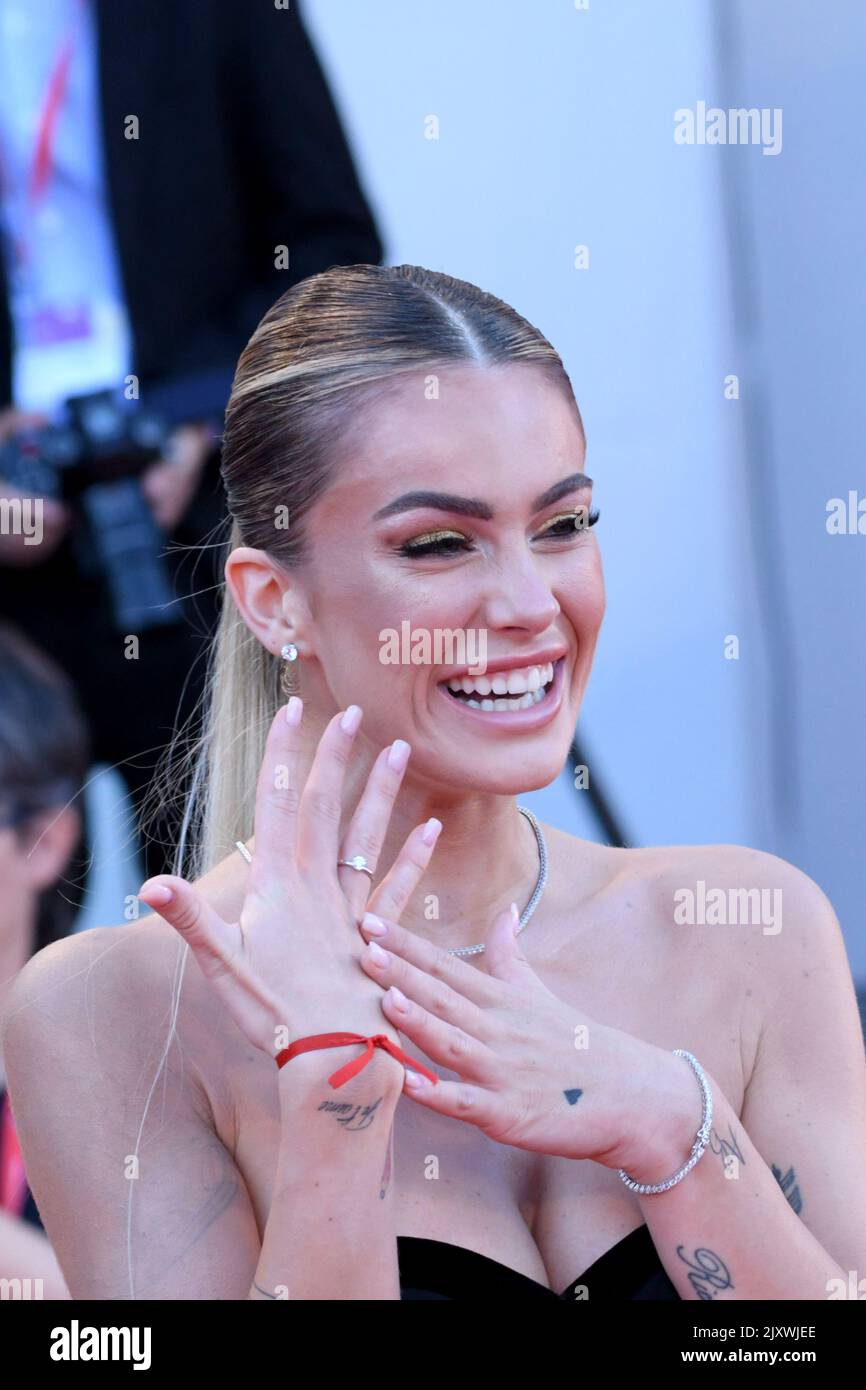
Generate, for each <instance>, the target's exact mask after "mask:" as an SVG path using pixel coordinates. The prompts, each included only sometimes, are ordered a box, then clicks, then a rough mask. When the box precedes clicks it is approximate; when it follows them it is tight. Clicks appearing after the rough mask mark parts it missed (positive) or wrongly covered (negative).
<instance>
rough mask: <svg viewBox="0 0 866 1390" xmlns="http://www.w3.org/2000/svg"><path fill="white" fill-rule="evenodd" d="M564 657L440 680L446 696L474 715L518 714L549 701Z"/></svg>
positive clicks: (559, 676)
mask: <svg viewBox="0 0 866 1390" xmlns="http://www.w3.org/2000/svg"><path fill="white" fill-rule="evenodd" d="M564 661H565V657H560V658H559V659H558V660H557V661H547V662H544V663H543V664H542V665H540V666H519V667H514V668H513V669H510V670H508V671H496V672H494V674H493V675H483V676H469V675H466V676H452V677H451V678H450V679H448V680H445V681H440V682H439V689H440V690H442V691H444V692H446V693H447V695H448V697H449V699H451V700H452V701H453V702H454V703H455V704H457V705H460V706H462V707H463V708H464V709H467V710H473V711H474V712H475V713H476V714H490V715H500V716H501V715H503V714H505V715H511V716H514V715H517V714H521V713H523V712H524V711H525V710H533V711H534V710H535V709H538V711H539V714H540V713H542V707H543V706H545V705H547V704H550V702H551V697H552V696H553V695H554V694H558V689H559V686H560V685H561V675H562V667H563V663H564Z"/></svg>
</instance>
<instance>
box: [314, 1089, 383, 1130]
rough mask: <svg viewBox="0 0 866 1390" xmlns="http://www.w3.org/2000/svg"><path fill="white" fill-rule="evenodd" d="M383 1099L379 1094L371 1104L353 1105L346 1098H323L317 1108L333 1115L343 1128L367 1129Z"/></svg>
mask: <svg viewBox="0 0 866 1390" xmlns="http://www.w3.org/2000/svg"><path fill="white" fill-rule="evenodd" d="M384 1099H385V1097H384V1096H380V1097H379V1099H378V1100H374V1101H373V1103H372V1105H353V1104H352V1102H351V1101H348V1100H323V1101H322V1103H321V1104H320V1105H319V1107H318V1109H319V1110H326V1111H327V1112H328V1113H329V1114H331V1115H333V1117H334V1119H335V1120H336V1121H337V1123H338V1124H340V1125H342V1126H343V1128H344V1129H369V1128H370V1125H371V1124H372V1123H373V1121H374V1119H375V1118H376V1115H375V1111H376V1106H377V1105H381V1104H382V1101H383V1100H384Z"/></svg>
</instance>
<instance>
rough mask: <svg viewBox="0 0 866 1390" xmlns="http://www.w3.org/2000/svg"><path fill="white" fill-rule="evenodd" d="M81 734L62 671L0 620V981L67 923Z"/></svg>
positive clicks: (84, 749) (83, 760)
mask: <svg viewBox="0 0 866 1390" xmlns="http://www.w3.org/2000/svg"><path fill="white" fill-rule="evenodd" d="M88 761H89V748H88V738H87V731H86V726H85V722H84V719H83V716H82V714H81V712H80V709H79V708H78V705H77V702H76V699H75V696H74V692H73V691H72V688H71V686H70V684H69V682H68V680H67V678H66V677H65V675H64V674H63V672H62V671H60V670H59V668H58V667H57V666H56V665H55V663H54V662H53V661H52V660H51V659H50V658H49V657H48V656H46V654H45V653H44V652H43V651H41V650H39V649H37V648H36V647H34V646H33V645H32V643H30V642H29V641H28V640H27V639H26V638H25V637H24V636H23V635H22V634H21V633H20V632H19V631H18V630H17V629H15V628H14V627H12V626H10V625H9V624H7V623H0V884H2V892H0V951H2V961H3V967H4V969H3V979H4V980H6V979H8V978H9V977H10V976H11V975H12V973H13V971H14V970H16V969H20V968H21V966H23V965H24V964H25V963H26V961H27V960H28V959H29V957H30V956H31V955H33V954H34V953H35V952H36V951H38V950H41V949H42V947H43V946H47V945H48V944H49V943H50V942H51V941H54V940H56V939H58V938H59V937H61V936H65V935H66V934H67V933H68V932H69V931H70V930H71V929H72V926H73V924H74V916H75V911H76V907H77V894H76V885H75V884H74V883H73V882H72V881H71V880H70V879H68V878H67V876H66V872H67V870H68V868H69V866H70V861H71V860H72V859H73V858H74V857H76V858H77V855H78V852H79V851H80V848H81V844H80V842H81V837H82V832H83V811H82V809H81V797H80V796H79V792H80V790H81V787H82V785H83V782H84V778H85V774H86V771H87V766H88Z"/></svg>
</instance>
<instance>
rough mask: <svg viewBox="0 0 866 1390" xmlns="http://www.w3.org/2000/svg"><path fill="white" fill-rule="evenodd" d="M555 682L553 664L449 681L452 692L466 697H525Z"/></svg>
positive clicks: (456, 677)
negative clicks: (459, 692)
mask: <svg viewBox="0 0 866 1390" xmlns="http://www.w3.org/2000/svg"><path fill="white" fill-rule="evenodd" d="M552 680H553V662H551V661H548V662H545V664H544V665H543V666H522V667H520V668H517V669H515V670H512V671H497V672H496V674H495V675H494V676H454V677H452V679H451V680H449V681H448V688H449V689H450V690H457V691H462V693H463V694H464V695H480V696H481V698H482V699H484V698H486V697H487V696H489V695H491V694H493V695H525V694H527V693H530V692H534V691H536V690H540V689H541V687H542V686H543V685H547V684H548V683H549V682H550V681H552Z"/></svg>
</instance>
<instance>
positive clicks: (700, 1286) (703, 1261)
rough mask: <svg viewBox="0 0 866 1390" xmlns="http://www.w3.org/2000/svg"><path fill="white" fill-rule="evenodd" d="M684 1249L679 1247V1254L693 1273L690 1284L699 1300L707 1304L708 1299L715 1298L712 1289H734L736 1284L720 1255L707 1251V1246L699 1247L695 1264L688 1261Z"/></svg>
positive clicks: (695, 1255) (695, 1254)
mask: <svg viewBox="0 0 866 1390" xmlns="http://www.w3.org/2000/svg"><path fill="white" fill-rule="evenodd" d="M684 1249H685V1246H683V1245H678V1246H677V1254H678V1255H679V1257H680V1259H681V1260H682V1261H683V1263H684V1264H687V1265H688V1267H689V1269H690V1270H691V1271H692V1272H691V1274H690V1275H689V1283H690V1284H691V1286H692V1288H693V1289H694V1291H695V1296H696V1297H697V1298H700V1299H703V1300H704V1301H705V1302H706V1301H707V1300H708V1299H711V1298H714V1297H715V1294H713V1293H711V1292H710V1289H732V1288H734V1282H733V1280H732V1279H731V1276H730V1273H729V1271H728V1267H727V1265H726V1264H725V1263H724V1261H723V1260H722V1259H720V1257H719V1256H718V1255H716V1254H714V1252H713V1251H712V1250H707V1248H706V1247H705V1246H699V1247H698V1249H697V1250H696V1251H695V1253H694V1256H693V1260H696V1261H697V1263H696V1264H695V1263H693V1260H690V1259H688V1257H687V1256H686V1255H684V1254H683V1250H684Z"/></svg>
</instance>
